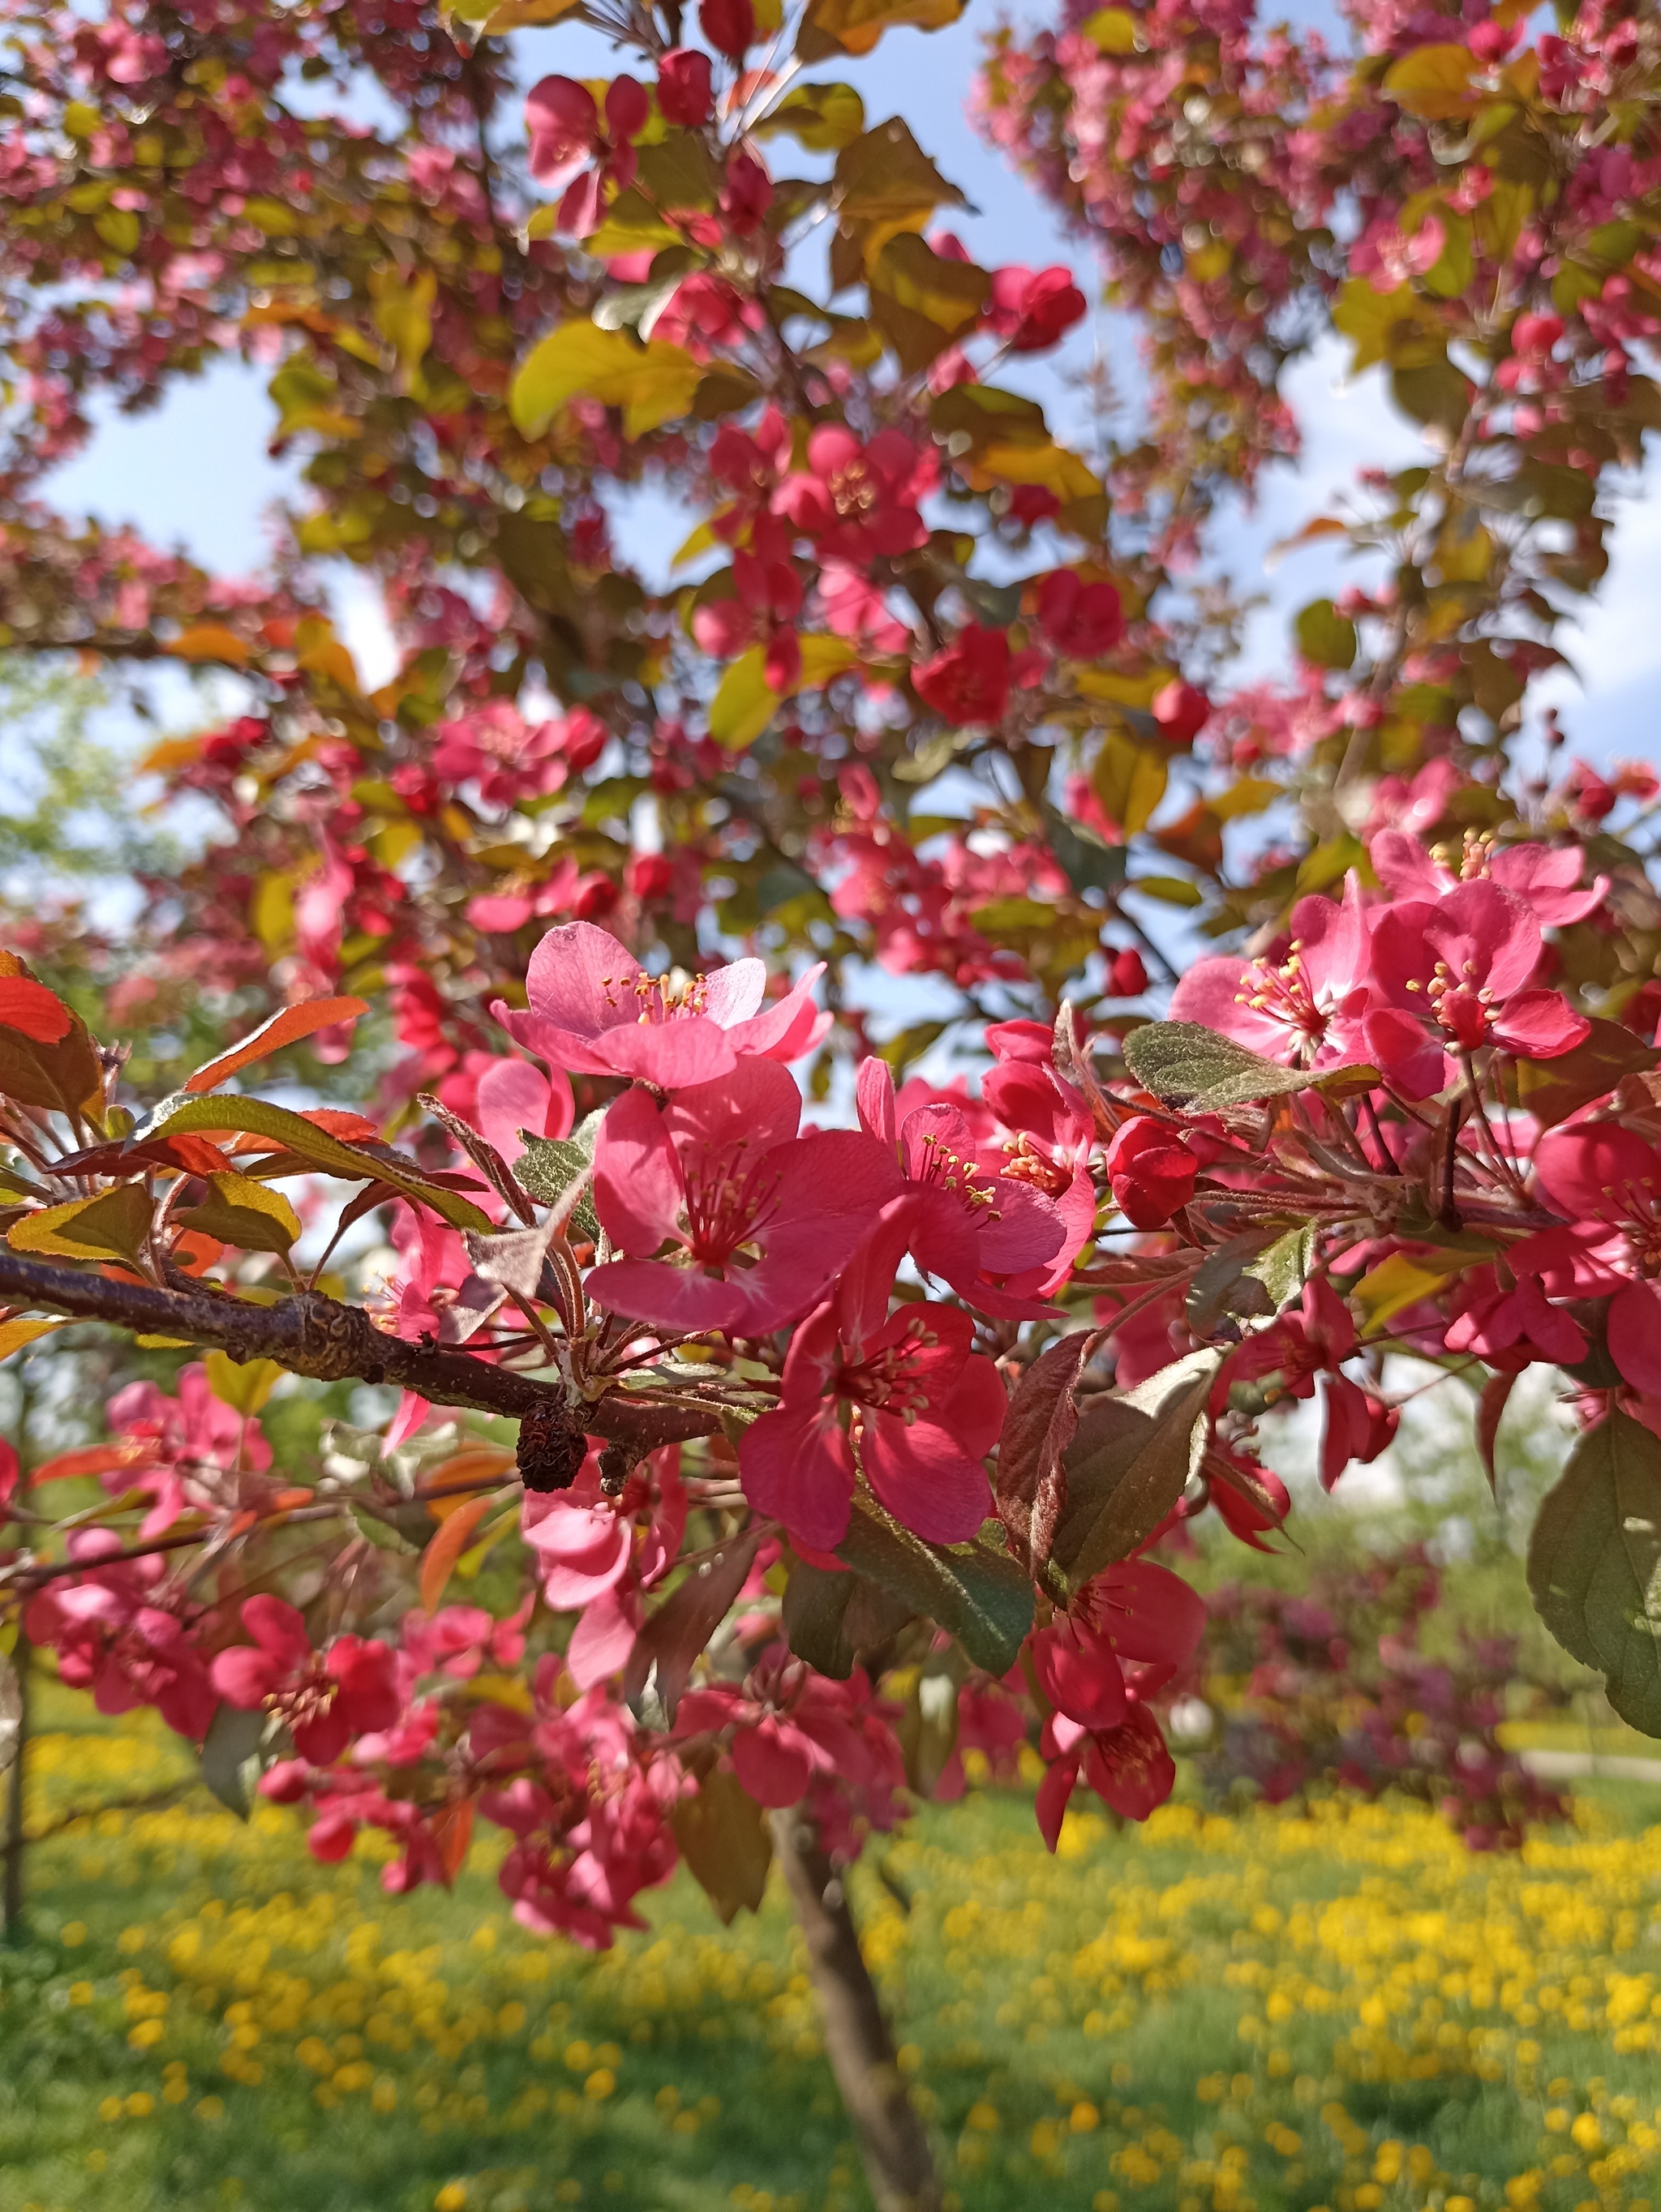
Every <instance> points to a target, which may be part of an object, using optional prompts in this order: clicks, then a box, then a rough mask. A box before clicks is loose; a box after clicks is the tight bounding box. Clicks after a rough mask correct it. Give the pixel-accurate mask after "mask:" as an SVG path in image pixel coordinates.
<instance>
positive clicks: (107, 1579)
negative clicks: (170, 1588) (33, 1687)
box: [23, 1528, 217, 1743]
mask: <svg viewBox="0 0 1661 2212" xmlns="http://www.w3.org/2000/svg"><path fill="white" fill-rule="evenodd" d="M120 1548H121V1540H120V1538H119V1536H118V1535H117V1534H115V1532H114V1530H113V1529H109V1528H84V1529H77V1530H76V1531H74V1532H73V1533H72V1534H70V1538H69V1541H68V1545H67V1549H68V1553H69V1556H70V1559H74V1560H76V1562H77V1563H78V1564H81V1565H83V1567H84V1570H85V1571H84V1573H83V1574H82V1575H80V1576H77V1577H65V1578H64V1580H62V1581H59V1582H55V1583H48V1584H47V1586H46V1588H45V1589H42V1590H41V1591H40V1595H38V1596H37V1597H35V1598H34V1599H33V1601H31V1603H30V1605H29V1607H28V1609H27V1612H26V1613H25V1614H24V1616H23V1626H24V1628H25V1630H26V1631H27V1634H28V1637H29V1639H30V1641H31V1642H32V1643H33V1644H38V1645H39V1646H40V1648H41V1650H51V1651H53V1652H54V1653H55V1654H56V1655H57V1659H58V1675H59V1678H60V1680H63V1681H64V1682H67V1683H68V1684H69V1685H70V1687H71V1688H72V1689H77V1690H90V1691H91V1692H92V1693H93V1703H94V1705H96V1706H97V1708H98V1710H99V1711H100V1713H107V1714H115V1713H128V1712H131V1711H133V1710H134V1709H135V1707H137V1706H139V1705H154V1706H155V1709H156V1711H158V1712H159V1713H160V1714H161V1717H162V1719H163V1720H164V1721H165V1722H166V1723H167V1726H168V1727H169V1728H170V1729H173V1731H174V1732H175V1734H177V1735H183V1736H187V1737H189V1738H190V1740H191V1741H192V1742H197V1743H199V1742H200V1741H201V1740H202V1738H203V1737H204V1735H206V1733H207V1730H208V1724H209V1723H210V1721H211V1720H212V1718H213V1716H214V1708H215V1705H216V1702H217V1701H216V1698H215V1696H214V1690H213V1685H212V1683H211V1682H210V1680H209V1679H208V1669H207V1667H206V1665H205V1664H204V1662H203V1659H202V1657H201V1655H200V1654H199V1653H198V1650H197V1649H196V1647H195V1645H194V1644H193V1643H192V1640H191V1637H190V1633H189V1632H188V1631H187V1629H186V1624H185V1623H184V1621H183V1620H180V1619H179V1615H178V1614H177V1613H174V1612H172V1611H170V1610H169V1609H168V1608H167V1606H165V1605H161V1604H156V1603H155V1602H153V1599H154V1598H155V1597H156V1596H157V1595H159V1594H160V1593H159V1591H158V1585H159V1584H160V1583H161V1581H162V1580H163V1578H164V1577H165V1575H166V1572H167V1567H166V1563H165V1562H164V1561H163V1560H161V1559H158V1558H156V1557H155V1556H154V1555H152V1556H150V1557H149V1558H146V1559H132V1560H124V1561H121V1562H119V1563H118V1564H114V1565H107V1566H100V1564H99V1562H100V1559H105V1558H106V1556H107V1555H108V1553H111V1552H113V1551H119V1550H120Z"/></svg>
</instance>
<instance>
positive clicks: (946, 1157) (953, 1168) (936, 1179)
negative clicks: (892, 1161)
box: [915, 1136, 1003, 1221]
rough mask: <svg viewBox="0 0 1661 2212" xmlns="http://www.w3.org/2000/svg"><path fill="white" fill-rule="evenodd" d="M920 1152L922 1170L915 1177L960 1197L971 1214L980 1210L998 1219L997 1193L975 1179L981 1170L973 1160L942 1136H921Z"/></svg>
mask: <svg viewBox="0 0 1661 2212" xmlns="http://www.w3.org/2000/svg"><path fill="white" fill-rule="evenodd" d="M920 1145H921V1149H922V1173H921V1174H920V1175H918V1176H916V1178H915V1180H916V1182H926V1183H933V1184H934V1186H935V1187H936V1188H938V1189H940V1190H949V1191H950V1192H951V1193H952V1196H953V1197H954V1198H960V1199H961V1200H963V1202H964V1205H965V1206H967V1207H968V1208H969V1211H970V1214H971V1215H973V1214H975V1213H977V1212H983V1213H984V1216H985V1218H986V1219H987V1220H988V1221H1001V1220H1002V1219H1003V1216H1002V1214H1001V1213H1000V1212H999V1211H998V1206H997V1195H996V1193H995V1192H994V1191H991V1190H989V1189H987V1188H983V1185H982V1184H981V1183H980V1182H977V1180H976V1178H977V1176H978V1175H979V1174H980V1170H979V1169H978V1168H977V1167H976V1166H975V1165H974V1164H972V1162H970V1161H969V1160H966V1159H964V1157H963V1155H962V1154H961V1153H960V1152H953V1151H952V1147H951V1146H949V1145H948V1144H946V1142H945V1141H944V1139H941V1138H940V1137H935V1136H925V1137H923V1138H922V1139H920Z"/></svg>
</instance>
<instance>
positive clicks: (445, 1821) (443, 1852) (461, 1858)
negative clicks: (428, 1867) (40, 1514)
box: [428, 1797, 473, 1888]
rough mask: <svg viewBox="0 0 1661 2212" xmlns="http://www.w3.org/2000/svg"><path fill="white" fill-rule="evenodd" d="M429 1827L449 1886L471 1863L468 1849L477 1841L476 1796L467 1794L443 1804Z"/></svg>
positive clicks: (445, 1881) (446, 1883) (445, 1880)
mask: <svg viewBox="0 0 1661 2212" xmlns="http://www.w3.org/2000/svg"><path fill="white" fill-rule="evenodd" d="M428 1826H429V1828H430V1830H431V1832H432V1838H433V1841H434V1843H435V1844H437V1846H438V1863H439V1864H440V1865H441V1867H442V1868H443V1869H444V1884H445V1887H446V1888H448V1887H449V1886H450V1884H451V1883H452V1882H453V1881H454V1880H455V1878H456V1876H457V1875H459V1873H460V1872H461V1869H462V1868H463V1867H465V1865H466V1863H467V1848H468V1846H469V1844H471V1843H472V1840H473V1801H472V1798H471V1797H463V1798H461V1799H460V1800H459V1802H457V1803H455V1804H453V1805H441V1806H440V1808H439V1809H438V1810H437V1812H436V1813H435V1814H434V1815H433V1817H432V1819H431V1820H429V1823H428Z"/></svg>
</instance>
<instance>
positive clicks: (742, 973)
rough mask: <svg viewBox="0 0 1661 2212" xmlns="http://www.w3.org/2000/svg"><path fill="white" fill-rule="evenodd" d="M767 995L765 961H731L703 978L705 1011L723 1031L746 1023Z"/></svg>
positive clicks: (711, 970) (713, 969)
mask: <svg viewBox="0 0 1661 2212" xmlns="http://www.w3.org/2000/svg"><path fill="white" fill-rule="evenodd" d="M766 994H767V963H766V962H765V961H764V960H756V959H744V960H729V961H728V962H727V965H726V966H725V967H724V968H712V969H710V970H709V973H708V974H707V975H705V976H704V978H703V1011H704V1012H705V1014H706V1015H707V1016H708V1018H709V1020H711V1021H712V1022H715V1023H718V1024H720V1026H721V1028H722V1029H724V1030H730V1029H732V1028H733V1026H734V1025H735V1024H737V1023H739V1022H747V1021H748V1020H749V1019H750V1018H751V1015H752V1014H754V1012H756V1010H757V1007H758V1006H760V1005H761V1002H762V1000H763V999H764V997H765V996H766Z"/></svg>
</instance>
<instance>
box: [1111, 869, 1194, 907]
mask: <svg viewBox="0 0 1661 2212" xmlns="http://www.w3.org/2000/svg"><path fill="white" fill-rule="evenodd" d="M1125 889H1126V890H1128V891H1140V892H1141V894H1142V896H1143V897H1144V898H1153V899H1158V900H1159V902H1160V904H1161V905H1162V906H1202V905H1203V904H1204V903H1205V893H1204V892H1203V891H1202V890H1201V889H1200V886H1199V885H1198V884H1191V883H1189V880H1188V878H1187V877H1186V876H1138V877H1137V878H1136V879H1135V882H1134V883H1127V884H1126V885H1125Z"/></svg>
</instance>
